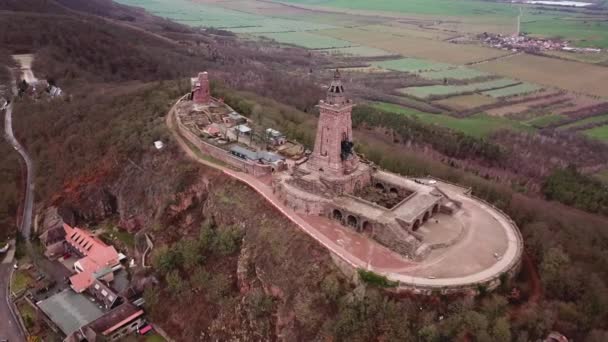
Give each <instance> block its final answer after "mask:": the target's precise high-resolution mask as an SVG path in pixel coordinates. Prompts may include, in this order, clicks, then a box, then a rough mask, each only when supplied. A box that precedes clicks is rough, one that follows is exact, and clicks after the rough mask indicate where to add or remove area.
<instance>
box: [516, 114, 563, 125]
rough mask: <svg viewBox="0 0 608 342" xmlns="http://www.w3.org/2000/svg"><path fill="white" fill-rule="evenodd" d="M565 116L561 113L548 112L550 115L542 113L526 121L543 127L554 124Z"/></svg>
mask: <svg viewBox="0 0 608 342" xmlns="http://www.w3.org/2000/svg"><path fill="white" fill-rule="evenodd" d="M567 118H568V117H567V116H565V115H561V114H555V115H554V114H550V115H543V116H539V117H536V118H534V119H531V120H528V121H526V123H527V124H528V125H531V126H534V127H538V128H544V127H547V126H550V125H553V124H556V123H558V122H560V121H562V120H565V119H567Z"/></svg>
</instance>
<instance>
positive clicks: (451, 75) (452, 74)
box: [420, 67, 490, 80]
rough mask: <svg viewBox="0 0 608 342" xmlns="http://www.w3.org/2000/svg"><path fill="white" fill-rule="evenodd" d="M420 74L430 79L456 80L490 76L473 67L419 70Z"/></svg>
mask: <svg viewBox="0 0 608 342" xmlns="http://www.w3.org/2000/svg"><path fill="white" fill-rule="evenodd" d="M420 76H422V77H423V78H426V79H430V80H442V79H444V78H447V79H456V80H470V79H474V78H479V77H488V76H490V74H488V73H485V72H483V71H479V70H475V69H470V68H463V67H459V68H454V69H448V70H438V71H426V72H421V73H420Z"/></svg>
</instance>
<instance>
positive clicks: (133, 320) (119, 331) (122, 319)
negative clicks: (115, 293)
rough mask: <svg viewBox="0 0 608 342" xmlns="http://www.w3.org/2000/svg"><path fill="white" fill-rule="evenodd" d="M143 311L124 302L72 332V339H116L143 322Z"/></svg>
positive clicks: (92, 340)
mask: <svg viewBox="0 0 608 342" xmlns="http://www.w3.org/2000/svg"><path fill="white" fill-rule="evenodd" d="M143 315H144V311H143V310H141V309H140V308H138V307H137V306H135V305H133V304H131V303H128V302H127V303H124V304H122V305H119V306H117V307H116V308H115V309H113V310H112V311H110V312H108V313H107V314H105V315H103V316H102V317H99V318H98V319H96V320H95V321H93V322H91V323H89V324H87V325H86V326H84V327H82V328H81V329H80V330H79V331H77V332H76V333H74V335H73V338H72V340H73V341H87V342H94V341H99V340H103V341H117V340H119V339H121V338H123V337H125V336H126V335H128V334H130V333H132V332H134V331H136V330H137V328H139V327H140V326H141V325H142V324H143Z"/></svg>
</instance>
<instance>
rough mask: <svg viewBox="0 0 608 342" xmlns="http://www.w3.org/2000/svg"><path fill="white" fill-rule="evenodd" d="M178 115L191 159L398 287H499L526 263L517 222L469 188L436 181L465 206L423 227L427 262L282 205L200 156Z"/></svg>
mask: <svg viewBox="0 0 608 342" xmlns="http://www.w3.org/2000/svg"><path fill="white" fill-rule="evenodd" d="M174 116H175V110H174V109H172V110H171V112H170V114H169V115H168V117H167V124H168V125H169V128H170V129H171V130H172V131H173V132H174V136H175V138H176V139H177V142H178V143H179V145H180V146H181V147H182V148H183V149H184V150H185V152H186V153H187V154H188V155H189V156H190V157H191V158H193V159H195V160H197V161H198V162H200V163H202V164H206V165H208V166H211V167H214V168H217V169H220V170H222V171H223V172H224V173H225V174H227V175H229V176H231V177H234V178H235V179H238V180H239V181H242V182H244V183H245V184H247V185H248V186H250V187H251V188H253V189H254V190H255V191H257V192H258V193H259V194H260V195H262V196H263V197H264V198H265V199H266V200H267V201H268V202H269V203H270V204H272V205H273V206H274V207H275V208H277V209H278V210H279V212H280V213H282V214H283V215H285V216H286V217H287V218H289V219H290V220H291V221H292V222H293V223H294V224H296V225H297V226H298V227H299V228H300V229H302V230H303V231H304V232H306V233H307V234H309V235H310V236H311V237H312V238H314V239H315V240H316V241H317V242H318V243H320V244H322V245H323V246H324V247H326V248H327V249H328V250H329V251H330V252H331V253H332V254H334V255H335V256H337V257H338V258H339V259H340V260H342V261H344V262H345V263H346V264H347V265H349V266H350V267H351V268H352V269H357V268H361V269H367V270H371V271H373V272H375V273H378V274H382V275H385V276H386V277H387V278H389V279H390V280H394V281H398V282H399V287H398V288H399V289H402V290H413V291H415V292H421V293H429V292H431V291H433V290H439V291H443V292H450V291H476V290H477V288H478V286H479V285H484V286H486V287H487V288H488V289H493V288H494V287H496V286H498V285H499V283H500V281H499V279H500V277H501V276H502V275H503V274H506V273H509V274H512V273H513V272H515V271H516V270H517V269H518V267H519V265H520V260H521V255H522V252H523V239H522V237H521V234H520V232H519V230H518V228H517V226H516V225H515V224H514V223H513V221H511V220H510V219H509V217H508V216H507V215H505V214H504V213H502V212H501V211H500V210H499V209H497V208H495V207H493V206H492V205H490V204H488V203H485V202H484V201H482V200H480V199H477V198H474V197H473V196H471V195H470V194H469V193H468V191H467V189H464V188H461V187H459V186H456V185H453V184H449V183H446V182H442V181H436V180H433V185H434V186H436V187H437V188H439V190H441V191H442V192H444V193H445V194H447V195H448V196H449V197H450V198H451V199H452V200H455V201H459V202H461V203H462V207H461V208H460V210H459V211H457V212H456V213H455V214H454V215H451V216H450V215H446V214H441V213H439V214H438V215H437V216H435V217H434V218H433V219H432V220H429V221H428V222H427V223H425V224H424V225H422V226H421V227H420V229H419V230H418V232H417V234H421V235H422V238H423V239H425V240H427V241H432V242H433V245H434V248H433V249H432V251H431V253H430V255H429V256H428V257H427V258H425V259H424V260H423V261H413V260H411V259H408V258H406V257H403V256H401V255H399V254H397V253H395V252H392V251H390V250H389V249H387V248H386V247H383V246H381V245H380V244H378V243H377V242H375V241H373V240H372V239H369V238H368V237H366V236H365V235H364V234H360V233H357V232H355V231H353V230H352V229H349V228H347V227H344V226H342V225H341V224H339V223H338V222H336V221H333V220H331V219H329V218H325V217H320V216H312V215H302V214H297V213H296V212H295V211H294V210H293V209H291V208H289V207H288V206H286V205H285V204H284V203H282V201H281V200H280V199H279V198H278V197H277V196H276V195H275V194H274V193H273V191H272V187H271V186H270V185H268V183H267V182H264V181H263V180H261V179H259V178H256V177H254V176H252V175H250V174H247V173H245V172H239V171H235V170H232V169H229V168H226V167H223V166H221V165H217V164H214V163H213V162H210V161H209V160H205V159H203V158H200V157H199V156H198V154H200V153H201V151H193V150H192V148H193V147H192V146H189V145H188V144H186V143H185V139H187V138H188V137H189V136H188V135H186V134H183V133H181V134H180V132H179V125H175V124H174V122H173V120H174ZM176 126H177V127H176ZM421 181H425V180H421ZM426 181H428V180H426ZM463 227H464V228H463ZM458 229H464V230H463V231H458ZM455 236H456V237H455Z"/></svg>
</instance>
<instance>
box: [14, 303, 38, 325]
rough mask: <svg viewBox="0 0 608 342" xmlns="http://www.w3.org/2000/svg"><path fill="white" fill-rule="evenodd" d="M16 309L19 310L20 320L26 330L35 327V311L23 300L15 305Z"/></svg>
mask: <svg viewBox="0 0 608 342" xmlns="http://www.w3.org/2000/svg"><path fill="white" fill-rule="evenodd" d="M17 308H18V309H19V314H20V315H21V318H23V322H24V323H25V327H26V328H27V329H28V330H30V329H32V328H33V327H34V326H35V325H36V311H34V308H32V306H31V305H29V304H28V303H26V302H25V300H20V301H19V302H18V303H17Z"/></svg>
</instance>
